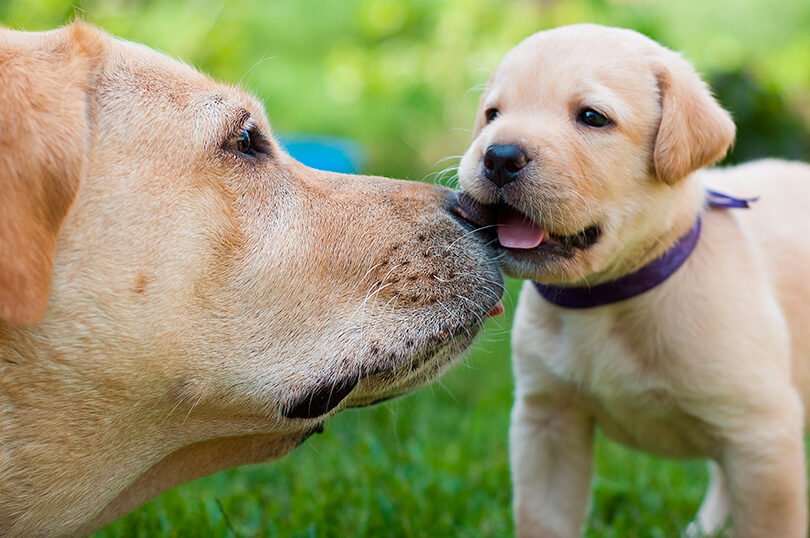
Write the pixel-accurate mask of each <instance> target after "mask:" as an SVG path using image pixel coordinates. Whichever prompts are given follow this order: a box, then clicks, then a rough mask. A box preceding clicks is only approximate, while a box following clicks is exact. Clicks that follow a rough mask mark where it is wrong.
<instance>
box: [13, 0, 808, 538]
mask: <svg viewBox="0 0 810 538" xmlns="http://www.w3.org/2000/svg"><path fill="white" fill-rule="evenodd" d="M77 16H78V17H81V18H83V19H85V20H87V21H90V22H93V23H95V24H97V25H99V26H101V27H103V28H105V29H106V30H108V31H110V32H112V33H114V34H117V35H119V36H122V37H125V38H127V39H131V40H135V41H141V42H144V43H146V44H148V45H150V46H152V47H154V48H157V49H160V50H162V51H164V52H166V53H168V54H170V55H172V56H175V57H178V58H181V59H182V60H184V61H186V62H187V63H190V64H192V65H193V66H195V67H197V68H198V69H200V70H202V71H204V72H207V73H209V74H210V75H211V76H213V77H215V78H217V79H220V80H223V81H227V82H230V83H234V84H241V85H242V86H244V87H245V88H247V89H248V90H250V91H252V92H254V93H255V94H257V95H258V96H259V97H260V98H261V99H262V100H263V101H264V103H265V106H266V108H267V111H268V114H269V115H270V118H271V121H272V122H273V125H274V129H275V130H276V132H280V133H311V134H325V135H336V136H340V137H346V138H349V139H352V140H355V141H357V142H359V143H360V144H361V145H362V147H363V148H364V150H365V153H366V156H367V159H366V161H365V166H364V169H365V170H364V171H366V172H369V173H375V174H381V175H388V176H398V177H406V178H409V179H414V180H425V181H436V182H441V183H444V184H450V185H452V184H453V183H454V178H453V166H454V165H455V164H457V161H458V156H460V155H461V154H462V153H463V152H464V151H465V149H466V146H467V144H468V142H469V139H470V126H471V125H472V122H473V117H474V113H475V107H476V104H477V99H478V96H479V94H480V88H481V85H482V84H483V83H484V82H486V80H487V78H488V76H489V74H490V73H491V71H492V70H493V69H494V67H495V66H496V65H497V63H498V61H499V59H500V58H501V57H502V56H503V54H504V53H505V52H506V51H507V50H508V49H510V48H511V47H513V46H514V45H516V44H517V43H518V42H519V41H520V40H521V39H522V38H524V37H526V36H527V35H529V34H531V33H533V32H535V31H538V30H541V29H544V28H549V27H552V26H557V25H562V24H570V23H577V22H598V23H603V24H611V25H618V26H624V27H629V28H633V29H636V30H639V31H641V32H643V33H645V34H647V35H649V36H651V37H653V38H654V39H656V40H658V41H660V42H661V43H663V44H665V45H667V46H669V47H670V48H673V49H676V50H680V51H682V52H683V53H684V54H685V55H686V56H687V58H689V59H690V60H692V61H693V62H694V63H695V64H696V65H697V67H698V69H699V70H700V71H701V72H702V73H703V74H704V75H705V76H706V78H707V79H708V80H709V81H710V82H711V83H712V85H713V86H714V87H715V89H716V91H717V94H718V97H719V100H720V101H721V102H722V103H723V105H724V106H725V107H726V108H728V109H729V110H730V111H731V112H732V113H733V115H734V117H735V120H736V122H737V125H738V141H737V145H736V147H735V149H734V152H733V153H732V154H731V155H730V157H729V160H730V161H731V162H737V161H744V160H750V159H752V158H756V157H762V156H782V157H789V158H795V159H803V160H809V159H810V134H809V133H810V1H808V0H780V1H773V0H770V1H766V0H761V1H760V0H679V1H673V0H668V1H644V0H613V1H610V0H567V1H553V0H544V1H540V0H534V1H520V0H514V1H484V0H462V1H453V2H449V1H439V0H409V1H402V0H341V1H337V0H334V1H330V0H279V1H264V2H262V1H258V0H238V1H237V0H229V1H225V0H186V1H182V0H67V1H66V0H0V23H2V24H4V25H7V26H10V27H13V28H20V29H27V30H38V29H49V28H53V27H56V26H59V25H61V24H63V23H64V22H66V21H69V20H71V19H73V18H74V17H77ZM0 76H1V74H0ZM519 286H520V283H518V282H515V281H510V282H509V287H508V291H507V299H506V301H507V303H508V307H509V309H508V312H507V315H506V316H505V317H503V318H499V319H497V320H492V321H491V322H490V326H489V327H488V329H487V331H486V332H485V334H484V335H483V336H482V338H481V339H480V341H479V344H478V345H477V346H476V347H475V349H474V350H473V351H472V352H471V353H470V354H469V356H468V358H467V359H466V360H465V362H464V365H462V366H460V367H458V368H456V369H455V370H454V371H453V372H451V373H450V374H449V375H448V376H446V377H445V378H444V379H443V380H441V381H439V382H437V383H435V384H434V385H432V386H431V387H430V388H427V389H423V390H422V391H420V392H418V393H417V394H415V395H413V396H409V397H406V398H403V399H400V400H399V401H396V402H392V403H389V404H386V405H384V406H380V407H378V408H374V409H368V410H361V411H349V412H345V413H343V414H341V415H340V416H338V417H336V418H335V419H333V420H331V421H330V423H329V424H328V425H327V430H326V433H324V434H323V435H321V436H317V437H315V438H313V439H310V440H309V441H307V443H306V444H305V445H304V446H303V447H301V448H300V449H299V450H298V451H297V452H295V453H294V454H292V455H290V456H289V457H287V458H285V459H283V460H281V461H279V462H274V463H269V464H266V465H260V466H253V467H249V468H243V469H237V470H232V471H228V472H225V473H220V474H219V475H216V476H214V477H210V478H206V479H203V480H199V481H196V482H194V483H191V484H188V485H186V486H183V487H181V488H178V489H175V490H173V491H171V492H169V493H167V494H165V495H163V496H162V497H160V498H159V499H157V500H155V501H153V502H151V503H149V504H148V505H146V506H145V507H144V508H142V509H141V510H139V511H137V512H135V513H134V514H132V515H130V516H128V517H127V518H125V519H123V520H121V521H119V522H117V523H115V524H113V525H112V526H110V527H108V528H107V529H106V530H105V531H102V532H101V533H99V536H163V535H165V536H256V535H259V536H281V537H286V536H295V537H299V536H300V537H325V536H335V537H346V536H358V537H359V536H375V537H376V536H392V537H398V536H424V537H444V536H447V537H455V536H469V537H478V536H508V535H510V534H511V533H512V524H511V515H510V508H509V502H510V486H509V474H508V455H507V444H506V432H507V427H508V420H509V417H508V414H509V407H510V404H511V390H512V384H511V372H510V366H509V342H508V330H509V324H510V319H511V306H512V305H513V303H514V301H515V300H516V296H517V291H518V289H519ZM594 484H595V489H594V499H595V505H594V509H593V513H592V516H591V519H590V522H589V525H590V529H589V531H588V535H589V536H592V537H611V536H616V537H618V536H621V537H633V536H638V537H656V536H660V537H664V536H677V535H678V533H679V531H680V529H682V528H683V527H684V526H685V525H686V523H687V522H688V521H689V519H690V517H691V516H692V514H693V513H694V511H695V510H696V508H697V505H698V503H699V501H700V497H701V495H702V490H703V487H704V486H705V473H704V470H703V466H702V464H700V463H698V462H686V463H685V462H668V461H664V460H659V459H656V458H651V457H649V456H644V455H641V454H636V453H631V452H629V451H627V450H625V449H622V448H620V447H617V446H615V445H613V444H611V443H608V442H606V441H604V440H603V439H601V438H600V439H599V441H598V445H597V466H596V477H595V481H594Z"/></svg>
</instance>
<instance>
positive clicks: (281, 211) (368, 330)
mask: <svg viewBox="0 0 810 538" xmlns="http://www.w3.org/2000/svg"><path fill="white" fill-rule="evenodd" d="M0 73H2V75H1V76H2V83H1V84H0V188H1V189H2V194H0V535H1V536H57V535H81V534H86V533H87V532H90V531H92V530H93V529H96V528H99V527H100V526H102V525H104V524H105V523H107V522H109V521H111V520H113V519H115V518H116V517H118V516H120V515H122V514H124V513H126V512H127V511H129V510H131V509H133V508H134V507H136V506H138V505H139V504H141V503H142V502H144V501H146V500H147V499H149V498H151V497H153V496H155V495H157V494H159V493H160V492H161V491H163V490H165V489H167V488H170V487H172V486H174V485H176V484H180V483H182V482H185V481H187V480H190V479H193V478H196V477H198V476H202V475H205V474H209V473H212V472H215V471H217V470H220V469H224V468H227V467H232V466H236V465H242V464H247V463H255V462H259V461H264V460H267V459H271V458H277V457H279V456H281V455H283V454H285V453H287V452H288V451H290V450H292V449H293V448H294V447H296V446H297V445H298V444H299V443H300V442H301V441H302V440H304V439H305V438H306V437H307V435H308V434H309V433H311V432H312V431H314V430H316V429H318V428H319V426H320V425H321V424H322V423H323V422H324V420H325V419H326V418H327V417H328V416H329V415H330V414H332V413H334V412H336V411H338V410H339V409H342V408H346V407H358V406H364V405H369V404H372V403H375V402H378V401H381V400H385V399H388V398H391V397H394V396H397V395H400V394H403V393H405V392H407V391H409V390H411V389H413V388H415V387H417V386H418V385H421V384H423V383H425V382H426V381H428V380H430V379H431V378H433V377H435V376H436V375H438V374H439V373H441V372H442V371H443V370H444V369H445V368H446V367H448V366H449V365H450V364H451V363H452V362H453V361H454V360H455V359H456V358H457V357H458V355H459V354H460V352H461V351H463V350H464V349H465V348H466V347H467V346H468V345H469V344H470V341H471V339H472V337H473V335H474V334H475V333H476V332H477V330H478V329H479V327H480V326H481V323H482V320H483V319H484V318H485V317H486V316H487V314H488V313H490V312H491V311H495V312H497V311H498V310H499V308H500V307H499V297H500V293H501V288H502V286H501V277H500V275H499V273H498V271H497V268H496V267H495V266H494V265H493V263H492V262H491V261H490V256H489V255H488V253H487V250H486V247H485V245H484V243H483V241H481V240H480V239H479V238H478V237H477V235H476V234H474V233H471V231H472V230H473V225H472V224H471V223H469V222H467V221H465V220H464V219H463V218H462V217H461V215H464V214H465V213H464V212H463V211H461V210H459V209H457V207H456V204H457V202H456V199H455V195H454V194H453V193H451V192H450V191H447V190H445V189H440V188H438V187H434V186H429V185H424V184H419V183H406V182H401V181H394V180H386V179H381V178H374V177H356V176H347V175H339V174H333V173H326V172H321V171H317V170H312V169H309V168H307V167H305V166H303V165H301V164H300V163H298V162H296V161H295V160H293V159H292V158H291V157H290V156H288V155H287V154H286V153H285V152H284V151H283V150H282V149H281V148H280V147H279V145H278V144H277V143H276V141H275V140H274V139H273V136H272V134H271V132H270V128H269V125H268V121H267V119H266V117H265V114H264V112H263V111H262V107H261V106H260V105H259V103H258V101H257V100H256V99H254V98H253V97H251V96H249V95H247V94H245V93H243V92H242V91H240V90H238V89H236V88H233V87H230V86H225V85H221V84H218V83H216V82H214V81H212V80H210V79H208V78H207V77H205V76H203V75H201V74H200V73H198V72H196V71H194V70H193V69H191V68H189V67H188V66H186V65H183V64H181V63H179V62H176V61H174V60H171V59H169V58H167V57H166V56H163V55H161V54H158V53H157V52H154V51H153V50H151V49H149V48H147V47H145V46H142V45H137V44H134V43H129V42H125V41H122V40H118V39H115V38H113V37H111V36H109V35H106V34H104V33H102V32H101V31H99V30H97V29H94V28H92V27H89V26H87V25H85V24H80V23H79V24H72V25H70V26H68V27H65V28H62V29H60V30H56V31H53V32H45V33H26V32H17V31H10V30H0Z"/></svg>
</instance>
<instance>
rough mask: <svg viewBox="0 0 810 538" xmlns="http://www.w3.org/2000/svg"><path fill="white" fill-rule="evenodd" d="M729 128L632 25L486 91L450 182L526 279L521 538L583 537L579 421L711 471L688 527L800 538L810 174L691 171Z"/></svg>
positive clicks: (521, 57)
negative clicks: (488, 221)
mask: <svg viewBox="0 0 810 538" xmlns="http://www.w3.org/2000/svg"><path fill="white" fill-rule="evenodd" d="M734 135H735V128H734V123H733V122H732V120H731V117H730V116H729V114H728V113H727V112H726V111H725V110H723V109H722V108H721V107H720V105H719V104H718V103H717V102H716V101H715V100H714V98H713V97H712V95H711V93H710V91H709V89H708V88H707V86H706V84H704V83H703V81H702V80H701V79H700V78H699V77H698V75H697V73H696V72H695V70H694V69H693V68H692V66H691V65H690V64H689V63H688V62H687V61H686V60H685V59H684V58H683V57H682V56H680V55H678V54H676V53H674V52H672V51H670V50H667V49H665V48H664V47H662V46H660V45H658V44H657V43H655V42H653V41H652V40H650V39H648V38H646V37H644V36H642V35H640V34H637V33H635V32H632V31H629V30H621V29H616V28H605V27H601V26H595V25H577V26H570V27H563V28H557V29H553V30H549V31H546V32H540V33H538V34H536V35H534V36H532V37H529V38H528V39H526V40H525V41H524V42H523V43H521V44H520V45H518V46H517V47H516V48H515V49H513V50H512V51H511V52H510V53H509V54H508V55H507V56H506V58H505V59H504V61H503V63H502V64H501V65H500V67H499V68H498V69H497V71H496V72H495V74H494V76H493V77H492V80H491V81H490V83H489V86H488V88H487V90H486V93H485V95H484V96H483V98H482V101H481V108H480V110H479V114H478V122H477V124H476V134H475V140H474V142H473V144H472V146H471V147H470V149H469V151H468V152H467V154H466V155H465V156H464V159H463V160H462V163H461V167H460V169H459V175H460V180H461V184H462V186H463V187H464V188H465V189H466V190H467V191H468V193H469V195H470V196H471V197H473V198H474V199H476V200H478V201H479V202H483V203H487V204H491V205H492V208H491V211H492V212H494V213H496V214H497V224H498V229H497V230H498V231H497V235H498V244H499V245H500V248H501V261H502V264H503V267H504V269H505V270H506V272H507V273H510V274H512V275H514V276H517V277H522V278H526V279H530V280H533V281H534V282H531V281H530V282H527V283H526V285H525V286H524V288H523V292H522V293H521V298H520V304H519V306H518V311H517V315H516V321H515V327H514V336H513V342H514V345H513V348H512V349H513V351H514V370H515V374H516V376H517V378H516V397H517V399H516V402H515V407H514V410H513V414H512V426H511V441H510V443H511V458H512V476H513V479H514V493H515V497H514V502H515V516H516V524H517V533H518V535H519V536H520V537H521V538H523V537H527V538H528V537H542V538H552V537H557V538H571V537H575V536H579V535H581V533H582V530H583V527H584V524H585V521H586V516H587V511H588V504H589V497H590V495H589V489H590V481H591V457H592V448H593V439H594V431H595V427H596V426H598V427H599V428H600V429H601V430H602V431H603V432H604V433H605V434H606V435H607V436H608V437H610V438H612V439H614V440H616V441H618V442H621V443H623V444H626V445H629V446H631V447H634V448H637V449H641V450H645V451H648V452H652V453H655V454H659V455H662V456H668V457H674V458H692V457H703V458H707V459H709V460H710V461H711V462H712V464H711V466H710V468H711V485H710V487H709V490H708V493H707V495H706V498H705V501H704V502H703V505H702V506H701V508H700V510H699V512H698V515H697V517H696V519H695V521H694V523H693V524H692V525H691V527H690V528H689V532H690V534H691V535H703V534H714V533H717V532H723V531H724V530H725V527H726V525H727V524H728V522H729V520H730V524H731V527H732V529H733V535H734V536H735V537H736V538H741V537H746V538H759V537H762V538H765V537H767V538H776V537H779V538H800V537H804V536H806V535H807V493H806V491H805V489H806V478H805V461H804V445H803V442H802V441H803V432H804V430H805V428H806V425H807V423H808V421H807V418H806V417H807V414H806V411H805V409H806V407H807V405H808V402H810V279H808V277H807V276H808V271H810V235H808V234H810V167H808V166H807V165H806V164H802V163H795V162H794V163H791V162H784V161H776V160H769V161H760V162H755V163H749V164H745V165H742V166H737V167H729V168H722V169H709V168H706V167H708V166H711V165H712V164H714V163H715V162H717V161H718V160H719V159H721V158H722V157H723V155H725V153H726V151H727V150H728V148H729V147H730V145H731V144H732V142H733V140H734ZM756 197H759V199H758V200H757V201H752V200H753V199H754V198H756ZM747 206H750V207H747ZM639 530H640V531H641V534H642V535H643V534H644V531H645V529H639ZM673 531H674V530H673Z"/></svg>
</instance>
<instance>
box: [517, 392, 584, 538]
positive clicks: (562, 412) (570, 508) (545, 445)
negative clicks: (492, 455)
mask: <svg viewBox="0 0 810 538" xmlns="http://www.w3.org/2000/svg"><path fill="white" fill-rule="evenodd" d="M592 450H593V421H592V419H591V418H590V417H589V416H588V415H587V413H585V412H584V410H582V409H580V408H578V407H576V406H574V405H573V404H571V403H569V402H562V403H561V402H559V401H557V402H555V401H554V400H553V399H550V398H548V397H544V396H536V395H532V396H524V397H518V399H517V401H516V402H515V406H514V408H513V410H512V423H511V427H510V456H511V467H512V484H513V490H514V509H515V522H516V531H517V536H518V537H519V538H530V537H531V538H535V537H536V538H541V537H542V538H573V537H576V536H580V535H581V534H582V527H583V524H584V522H585V518H586V516H587V512H588V503H589V498H590V482H591V458H592Z"/></svg>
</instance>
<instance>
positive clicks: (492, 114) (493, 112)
mask: <svg viewBox="0 0 810 538" xmlns="http://www.w3.org/2000/svg"><path fill="white" fill-rule="evenodd" d="M500 115H501V112H500V111H499V110H498V109H497V108H488V109H486V111H484V117H485V118H486V119H487V123H492V122H493V120H494V119H495V118H497V117H498V116H500Z"/></svg>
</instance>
